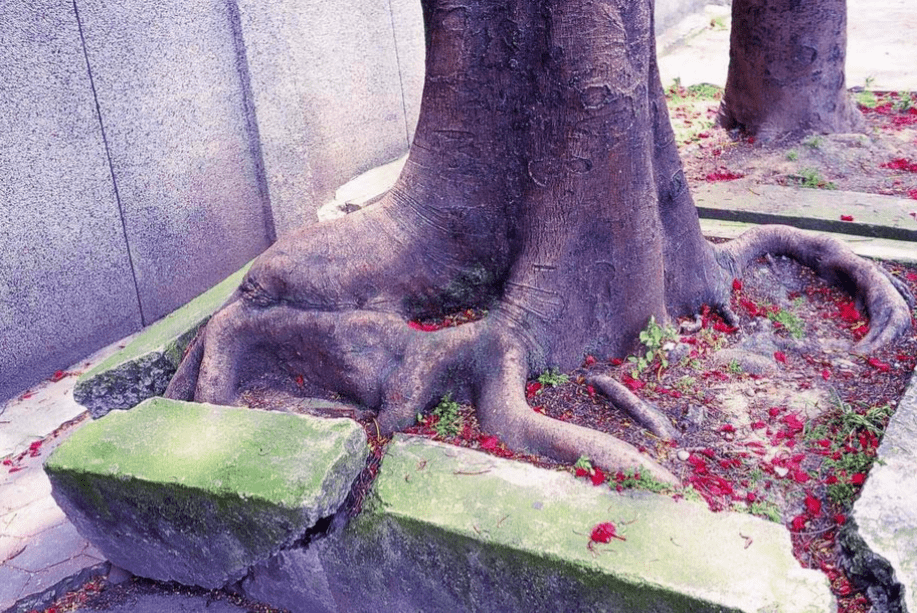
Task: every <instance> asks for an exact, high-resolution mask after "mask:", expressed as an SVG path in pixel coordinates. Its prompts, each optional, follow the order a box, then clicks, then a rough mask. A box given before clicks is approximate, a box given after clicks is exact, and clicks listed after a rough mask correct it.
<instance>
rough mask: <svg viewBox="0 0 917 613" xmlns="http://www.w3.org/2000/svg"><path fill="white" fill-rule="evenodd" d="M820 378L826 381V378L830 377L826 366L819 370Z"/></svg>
mask: <svg viewBox="0 0 917 613" xmlns="http://www.w3.org/2000/svg"><path fill="white" fill-rule="evenodd" d="M821 378H822V379H824V380H825V381H827V380H828V379H830V378H831V371H830V370H828V369H827V368H826V369H824V370H823V371H821Z"/></svg>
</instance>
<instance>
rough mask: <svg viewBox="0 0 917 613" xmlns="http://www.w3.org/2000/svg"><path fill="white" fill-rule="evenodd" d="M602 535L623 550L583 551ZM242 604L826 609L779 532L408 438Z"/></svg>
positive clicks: (824, 595) (254, 578)
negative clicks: (333, 527)
mask: <svg viewBox="0 0 917 613" xmlns="http://www.w3.org/2000/svg"><path fill="white" fill-rule="evenodd" d="M604 522H613V523H614V524H615V527H616V530H617V533H618V534H619V535H620V536H621V537H622V540H618V539H612V540H611V541H610V542H608V543H598V542H590V533H591V532H592V530H593V528H594V527H595V526H597V525H598V524H600V523H604ZM623 539H626V540H623ZM713 551H715V552H716V555H710V553H711V552H713ZM285 586H286V587H285ZM302 586H311V587H310V588H308V589H307V588H304V587H302ZM245 590H246V592H247V593H248V594H249V595H250V596H251V597H255V598H259V599H266V598H271V600H270V602H272V603H273V604H276V605H279V606H283V607H287V608H290V609H291V610H292V611H293V612H294V613H298V612H305V611H323V612H325V611H327V612H338V611H341V612H343V611H348V612H363V611H365V612H367V613H370V612H371V613H384V612H389V611H391V612H396V611H398V612H400V611H424V613H434V612H439V611H442V612H452V611H479V612H486V611H494V612H497V611H500V612H502V611H528V612H530V613H534V612H538V611H545V612H554V611H558V610H563V611H615V612H625V611H627V612H632V611H634V612H636V611H668V610H690V611H723V610H729V611H742V612H748V613H758V612H760V611H769V612H771V613H790V612H800V613H802V612H816V611H817V612H819V613H826V612H827V611H830V610H833V608H834V607H835V606H836V605H835V604H834V600H833V596H832V595H831V592H830V589H829V586H828V582H827V579H826V578H825V577H824V575H822V574H821V573H820V572H818V571H813V570H806V569H803V568H801V567H800V566H799V564H798V562H797V561H796V559H795V558H794V557H793V553H792V546H791V543H790V536H789V532H787V530H786V529H785V528H784V527H783V526H782V525H780V524H775V523H772V522H768V521H765V520H762V519H760V518H757V517H753V516H751V515H746V514H741V513H728V512H727V513H713V512H711V511H710V510H709V509H708V508H707V506H706V505H705V504H703V503H696V502H689V501H686V500H678V501H676V500H674V499H673V498H671V497H668V496H662V495H657V494H652V493H649V492H628V493H623V494H618V493H615V492H612V491H611V490H610V489H609V488H607V487H594V486H592V485H590V484H587V483H586V482H584V481H583V480H576V479H575V478H574V477H573V475H571V474H569V473H566V472H561V471H552V470H546V469H542V468H538V467H535V466H531V465H528V464H523V463H520V462H515V461H511V460H504V459H500V458H497V457H494V456H490V455H487V454H484V453H482V452H479V451H473V450H469V449H464V448H458V447H454V446H451V445H447V444H444V443H438V442H435V441H431V440H429V439H425V438H421V437H413V436H407V435H396V436H395V438H394V439H393V441H392V443H391V444H390V445H389V447H388V449H387V452H386V455H385V457H384V459H383V461H382V466H381V468H380V471H379V475H378V477H377V479H376V481H375V483H374V485H373V489H372V492H371V495H370V498H369V499H368V500H367V503H366V506H365V507H364V510H363V512H362V513H361V514H360V515H359V516H358V517H357V518H355V519H354V520H353V521H352V522H351V523H350V524H349V525H348V526H347V527H346V528H344V530H343V531H342V532H340V533H337V534H333V535H331V536H329V537H326V538H324V539H322V540H320V541H317V542H316V543H315V544H314V546H310V547H307V548H300V549H293V550H288V551H286V552H284V553H283V554H281V555H280V556H278V557H277V558H275V559H274V560H272V561H270V562H269V563H267V564H265V565H262V566H258V567H256V568H255V569H254V570H253V572H252V574H251V575H250V578H249V580H247V581H246V583H245Z"/></svg>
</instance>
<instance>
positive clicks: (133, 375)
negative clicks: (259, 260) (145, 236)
mask: <svg viewBox="0 0 917 613" xmlns="http://www.w3.org/2000/svg"><path fill="white" fill-rule="evenodd" d="M250 266H251V262H249V263H248V264H246V265H245V266H244V267H242V269H240V270H238V271H236V272H235V273H233V274H232V275H230V276H229V277H227V278H226V279H225V280H223V281H222V282H220V283H219V284H217V285H215V286H214V287H212V288H211V289H209V290H207V291H206V292H204V293H203V294H201V295H200V296H198V297H197V298H195V299H194V300H192V301H191V302H189V303H188V304H186V305H185V306H183V307H181V308H179V309H177V310H175V311H173V312H172V313H170V314H169V315H167V316H166V317H164V318H162V319H160V320H159V321H158V322H156V323H154V324H153V325H151V326H149V327H148V328H147V329H146V330H144V331H143V332H141V333H140V334H138V335H137V336H136V338H135V339H134V340H133V341H132V342H131V343H130V344H129V345H128V346H127V347H125V348H124V349H123V350H122V351H120V352H118V353H116V354H115V355H113V356H111V357H110V358H108V359H107V360H105V361H103V362H102V363H101V364H99V365H98V366H96V367H94V368H93V369H92V370H90V371H89V372H86V373H84V374H83V375H82V376H80V378H79V379H78V380H77V382H76V386H75V387H74V390H73V397H74V399H75V400H76V401H77V402H79V403H80V404H81V405H83V406H85V407H86V408H87V409H89V412H90V413H91V414H92V416H93V417H95V418H98V417H102V416H103V415H105V414H106V413H108V412H109V411H113V410H117V409H122V410H123V409H130V408H131V407H133V406H136V405H137V404H138V403H140V402H142V401H144V400H146V399H147V398H151V397H153V396H158V395H160V394H162V393H163V392H164V391H165V389H166V387H167V386H168V385H169V381H170V380H171V379H172V375H174V374H175V370H176V369H177V368H178V364H179V363H180V362H181V358H182V354H183V353H184V350H185V348H186V347H187V346H188V344H189V343H190V342H191V340H192V339H193V338H194V335H195V334H196V333H197V330H198V329H199V328H200V327H201V326H202V325H204V323H206V322H207V320H208V319H210V316H211V315H212V314H213V313H214V312H215V311H216V310H217V309H219V308H220V306H222V305H223V304H224V303H225V302H226V300H227V299H229V297H230V296H231V295H232V294H233V292H235V291H236V289H237V288H238V287H239V284H240V283H241V282H242V278H243V277H244V275H245V273H246V271H247V270H248V268H249V267H250Z"/></svg>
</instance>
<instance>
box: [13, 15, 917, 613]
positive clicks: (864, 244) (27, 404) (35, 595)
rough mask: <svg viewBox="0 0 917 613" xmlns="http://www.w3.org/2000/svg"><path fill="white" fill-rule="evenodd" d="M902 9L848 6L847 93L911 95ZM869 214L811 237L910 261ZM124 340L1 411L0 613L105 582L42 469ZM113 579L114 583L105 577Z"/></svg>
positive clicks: (682, 67)
mask: <svg viewBox="0 0 917 613" xmlns="http://www.w3.org/2000/svg"><path fill="white" fill-rule="evenodd" d="M912 3H913V0H889V1H883V2H881V3H879V2H878V1H876V0H849V2H848V16H849V20H848V21H849V28H848V41H849V42H848V56H847V84H848V86H855V85H865V84H866V83H867V79H868V82H869V85H870V87H871V88H874V89H877V90H909V91H914V90H917V63H915V62H914V61H913V58H915V57H917V37H911V36H910V33H911V32H913V31H917V9H915V8H914V7H913V6H912ZM729 21H730V20H729V9H728V8H727V7H722V6H710V7H707V8H706V9H705V10H704V12H702V13H698V14H695V15H689V16H687V17H686V18H685V19H684V20H683V21H682V22H681V23H679V24H677V25H675V26H673V27H672V28H670V29H669V30H668V31H666V32H665V33H663V34H662V35H661V36H660V37H659V50H660V57H659V64H660V71H661V73H662V79H663V83H664V84H668V83H670V82H672V81H673V80H674V79H676V78H678V79H680V81H681V83H682V84H683V85H691V84H694V83H703V82H706V83H713V84H718V85H721V86H722V85H723V84H724V83H725V78H726V69H727V66H728V48H729ZM782 189H790V188H782ZM826 194H827V195H826ZM861 196H862V195H856V194H846V193H844V192H824V191H820V190H797V191H796V192H794V193H793V198H794V200H793V202H794V208H795V209H796V210H794V211H785V212H784V214H785V215H786V216H788V217H793V216H795V217H797V218H800V219H804V220H805V219H809V220H811V219H818V218H819V216H820V215H821V216H825V218H826V219H828V218H830V219H831V220H833V219H834V217H835V216H834V214H833V213H830V212H828V211H827V209H830V208H831V206H832V205H831V204H830V203H831V202H834V200H830V201H828V203H827V204H826V202H825V201H823V200H819V199H824V198H831V199H835V200H836V199H841V198H847V199H849V200H850V201H851V202H853V201H857V200H858V199H861ZM695 198H696V200H697V202H698V205H699V207H700V208H701V210H702V214H703V215H704V216H706V217H708V218H709V217H720V218H721V219H703V220H702V227H703V228H704V231H705V232H707V233H710V234H714V235H718V236H723V237H727V238H728V237H731V236H735V235H737V234H739V233H740V232H741V231H742V230H744V229H745V228H746V227H748V225H749V224H753V223H764V222H767V221H769V220H770V218H769V217H768V216H769V215H770V216H772V215H773V214H774V210H773V206H772V204H773V202H774V198H773V194H768V195H767V197H765V195H764V194H763V193H759V194H755V193H754V192H750V190H748V189H747V187H743V186H742V185H741V184H739V183H737V182H729V183H719V184H712V185H710V186H707V187H704V188H701V189H699V190H696V193H695ZM730 199H731V200H730ZM724 201H730V202H732V203H733V204H732V205H730V207H731V208H741V209H742V210H743V211H744V213H743V214H742V215H743V216H740V217H732V218H727V219H722V217H724V214H717V213H716V212H715V211H714V209H716V207H717V205H716V203H717V202H724ZM835 204H836V202H835ZM868 204H869V206H868V207H867V209H868V210H867V209H864V211H863V214H862V215H858V216H857V220H858V221H859V222H861V224H862V225H863V226H868V229H867V230H860V231H859V233H858V234H851V233H850V232H851V231H853V227H851V228H845V227H843V226H838V225H837V224H834V225H832V226H831V227H827V228H816V229H822V230H828V231H836V232H838V236H839V237H840V238H842V240H845V241H847V242H848V243H849V244H850V245H851V246H852V247H853V248H854V250H855V251H857V252H858V253H860V254H863V255H868V256H873V257H885V258H890V259H895V260H901V261H911V262H914V261H917V249H915V242H914V241H913V239H911V238H910V235H909V234H907V232H913V231H914V230H915V228H914V227H913V226H911V227H905V226H906V223H907V221H906V220H905V221H904V222H901V223H899V222H894V221H892V220H893V219H898V218H900V211H901V209H902V207H905V208H906V207H908V206H912V207H914V208H917V203H915V204H913V205H912V204H909V201H904V200H901V199H898V198H890V197H884V196H882V197H875V198H873V197H871V198H870V201H869V203H868ZM733 205H734V206H733ZM705 209H709V211H714V212H709V211H707V212H705ZM823 209H824V210H823ZM834 210H835V211H836V210H837V209H836V208H835V209H834ZM845 210H848V209H847V208H845ZM800 211H805V212H802V213H801V212H800ZM819 211H822V212H819ZM902 228H904V232H905V234H903V235H902V234H901V231H902ZM885 229H887V230H888V231H885ZM896 238H897V240H896ZM901 238H904V239H905V240H900V239H901ZM129 340H130V338H128V339H123V340H122V341H119V342H118V343H114V344H112V345H111V346H109V347H106V348H105V349H102V350H101V351H98V352H96V353H95V354H93V355H90V356H87V358H85V359H84V360H82V361H80V362H79V363H78V364H75V365H73V366H72V367H71V368H69V369H67V371H62V372H61V373H59V374H58V375H57V376H55V377H54V379H55V380H52V381H46V382H44V383H42V384H39V385H37V386H34V387H33V388H31V389H28V390H23V391H22V393H21V394H19V395H18V396H17V397H15V398H13V399H11V400H10V401H9V402H7V403H6V404H5V405H4V406H3V408H2V409H0V462H2V463H0V560H2V563H0V613H13V612H15V613H26V612H28V611H31V610H33V609H34V610H43V609H44V608H45V607H47V606H48V605H49V604H50V603H51V602H53V601H54V600H55V598H57V597H59V596H60V595H62V594H64V593H66V592H67V591H69V590H71V589H73V588H75V587H78V586H80V585H82V584H84V583H85V582H86V581H88V580H89V578H91V577H107V576H109V574H110V573H112V568H111V566H110V564H109V563H108V562H107V561H106V560H104V558H103V556H102V555H101V554H100V553H99V552H98V551H97V550H96V549H95V548H94V547H93V546H92V545H91V544H90V543H88V542H87V541H86V540H85V539H83V538H82V537H81V536H80V535H79V534H78V533H77V532H76V530H75V528H74V527H73V525H72V524H71V523H70V522H69V521H68V520H67V518H66V516H65V515H64V514H63V512H62V511H61V510H60V509H59V508H58V507H57V505H56V504H55V503H54V500H53V498H52V497H51V486H50V483H49V482H48V479H47V477H46V476H45V474H44V472H43V470H42V462H43V461H44V458H46V457H47V455H48V454H49V453H50V452H51V451H52V450H53V449H54V448H55V447H56V446H57V445H59V444H60V443H61V442H62V441H63V440H65V439H66V437H67V436H68V435H69V434H70V433H72V432H73V431H75V430H76V429H78V428H79V427H80V426H81V425H82V424H84V423H86V421H87V420H88V419H89V417H88V413H87V412H86V410H85V409H84V408H83V407H81V406H80V405H78V404H77V403H76V402H75V401H74V400H73V385H74V383H75V382H76V374H77V373H79V372H82V371H84V370H87V369H89V368H91V367H92V366H93V365H95V364H97V363H99V362H101V361H102V360H103V359H105V358H106V357H108V356H109V355H111V354H112V353H114V352H116V351H118V350H119V349H120V348H121V347H123V346H124V345H125V344H126V343H127V342H129ZM115 570H116V571H117V569H115ZM118 574H119V573H117V572H115V573H112V578H113V577H114V576H115V575H118ZM218 609H219V610H226V611H239V610H245V609H244V608H241V607H237V606H235V605H234V604H231V603H229V602H221V603H220V605H219V607H218ZM108 610H109V611H118V612H120V611H160V612H161V611H183V612H184V611H187V612H198V611H200V612H204V611H208V612H209V611H213V610H214V608H213V600H212V599H211V598H210V597H208V596H206V595H194V594H173V595H157V594H146V595H141V596H137V597H135V599H134V600H132V601H131V600H129V601H127V602H126V603H120V604H118V605H113V606H112V607H111V608H109V609H108Z"/></svg>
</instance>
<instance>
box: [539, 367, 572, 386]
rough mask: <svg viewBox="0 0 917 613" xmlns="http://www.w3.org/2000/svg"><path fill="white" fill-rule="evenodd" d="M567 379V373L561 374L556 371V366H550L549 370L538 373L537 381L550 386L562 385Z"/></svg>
mask: <svg viewBox="0 0 917 613" xmlns="http://www.w3.org/2000/svg"><path fill="white" fill-rule="evenodd" d="M569 379H570V377H568V376H567V375H562V374H560V373H559V372H557V369H556V368H551V369H549V370H546V371H544V372H543V373H541V374H540V375H538V382H539V383H541V384H542V385H550V386H552V387H553V386H556V385H563V384H564V383H566V382H567V381H568V380H569Z"/></svg>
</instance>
